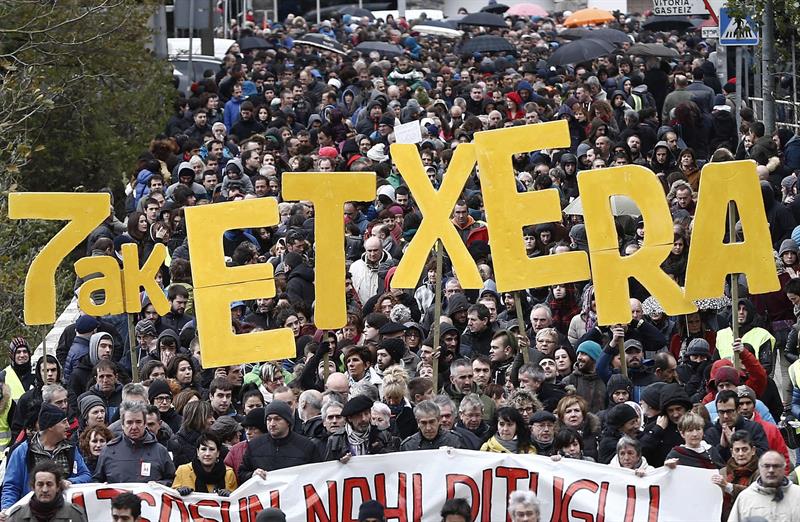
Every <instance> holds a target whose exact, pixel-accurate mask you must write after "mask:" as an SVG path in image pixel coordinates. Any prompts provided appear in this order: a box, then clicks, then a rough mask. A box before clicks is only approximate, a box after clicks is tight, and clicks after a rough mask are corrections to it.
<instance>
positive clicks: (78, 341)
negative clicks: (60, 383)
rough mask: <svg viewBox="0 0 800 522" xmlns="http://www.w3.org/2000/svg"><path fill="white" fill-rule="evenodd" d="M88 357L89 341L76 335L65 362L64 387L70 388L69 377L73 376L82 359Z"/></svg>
mask: <svg viewBox="0 0 800 522" xmlns="http://www.w3.org/2000/svg"><path fill="white" fill-rule="evenodd" d="M86 355H89V339H86V338H84V337H81V336H79V335H76V336H75V340H74V341H72V345H70V347H69V353H67V359H66V360H65V361H64V386H67V387H69V377H70V375H71V374H72V370H73V369H74V368H75V366H76V365H77V364H78V361H79V360H80V359H81V357H84V356H86Z"/></svg>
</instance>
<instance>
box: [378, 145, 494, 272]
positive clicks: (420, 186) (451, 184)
mask: <svg viewBox="0 0 800 522" xmlns="http://www.w3.org/2000/svg"><path fill="white" fill-rule="evenodd" d="M392 159H393V160H394V162H395V164H396V165H397V168H398V169H399V170H400V173H401V174H402V175H403V179H404V180H405V181H406V183H408V187H409V189H411V192H413V193H414V200H415V201H416V202H417V205H419V209H420V211H422V215H423V217H424V219H423V220H422V225H420V227H419V230H417V233H416V234H415V235H414V239H412V240H411V243H410V244H409V245H408V249H407V250H406V252H405V254H404V255H403V259H402V261H401V262H400V265H399V266H398V267H397V272H395V274H394V278H393V279H392V286H393V287H395V288H415V287H416V286H417V282H418V281H419V276H420V274H421V273H422V270H423V269H424V267H425V262H426V260H427V259H428V254H429V252H430V251H431V248H433V246H434V245H435V244H436V240H437V239H441V240H442V244H443V245H444V248H445V250H447V253H448V255H449V256H450V261H451V262H452V264H453V271H454V272H455V273H456V274H458V280H459V282H460V283H461V286H462V287H464V288H480V287H481V286H482V285H483V281H482V280H481V275H480V273H479V272H478V268H477V267H476V266H475V261H473V259H472V256H470V255H469V251H468V250H467V247H466V245H465V244H464V242H463V241H462V240H461V237H460V236H459V235H458V233H457V232H456V229H455V226H454V225H453V223H452V222H451V221H450V213H451V211H452V210H453V207H454V206H455V204H456V201H458V197H459V196H460V195H461V191H462V189H463V188H464V184H465V183H466V182H467V178H468V177H469V175H470V173H471V172H472V167H473V166H474V165H475V161H476V158H475V146H474V145H472V144H471V143H462V144H461V145H459V146H458V147H457V148H456V150H455V153H454V154H453V159H452V160H451V161H450V165H449V166H448V168H447V172H446V173H445V175H444V178H443V181H442V186H441V187H439V190H438V191H437V190H434V188H433V186H432V185H431V182H430V181H429V180H428V177H427V176H426V175H425V169H424V168H423V166H422V160H421V159H420V157H419V154H418V153H417V147H416V146H415V145H411V144H398V143H395V144H394V145H392Z"/></svg>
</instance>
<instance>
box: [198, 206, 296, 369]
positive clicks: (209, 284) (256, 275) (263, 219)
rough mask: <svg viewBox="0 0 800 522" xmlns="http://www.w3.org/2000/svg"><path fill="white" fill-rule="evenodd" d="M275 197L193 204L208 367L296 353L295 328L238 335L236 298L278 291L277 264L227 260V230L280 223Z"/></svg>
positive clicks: (202, 352)
mask: <svg viewBox="0 0 800 522" xmlns="http://www.w3.org/2000/svg"><path fill="white" fill-rule="evenodd" d="M278 219H279V218H278V202H277V201H276V200H275V199H273V198H259V199H245V200H243V201H235V202H229V203H220V204H214V205H203V206H199V207H188V208H187V209H186V230H187V233H188V237H189V255H190V256H191V259H192V277H193V280H194V306H195V312H196V319H197V330H198V333H199V335H200V346H201V350H200V357H201V360H202V363H203V367H205V368H213V367H215V366H226V365H231V364H242V363H247V362H255V361H268V360H275V359H282V358H286V357H294V355H295V345H294V337H293V336H292V331H291V330H290V329H288V328H279V329H277V330H269V331H265V332H255V333H249V334H244V335H234V333H233V331H232V330H231V312H230V304H231V303H232V302H233V301H237V300H246V299H256V298H259V297H272V296H274V295H275V281H274V279H273V271H272V265H271V264H269V263H258V264H254V265H245V266H237V267H233V268H228V267H227V266H225V258H224V254H223V249H222V234H223V233H224V232H225V231H226V230H233V229H240V228H247V227H262V226H272V225H276V224H277V223H278Z"/></svg>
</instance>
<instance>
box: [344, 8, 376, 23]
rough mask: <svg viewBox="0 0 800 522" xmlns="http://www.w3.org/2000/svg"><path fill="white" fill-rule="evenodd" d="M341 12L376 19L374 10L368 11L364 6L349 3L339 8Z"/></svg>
mask: <svg viewBox="0 0 800 522" xmlns="http://www.w3.org/2000/svg"><path fill="white" fill-rule="evenodd" d="M339 14H343V15H346V14H347V15H350V16H357V17H359V18H368V19H370V20H375V15H373V14H372V11H368V10H366V9H364V8H362V7H353V6H351V5H348V6H346V7H343V8H341V9H339Z"/></svg>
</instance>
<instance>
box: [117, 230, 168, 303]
mask: <svg viewBox="0 0 800 522" xmlns="http://www.w3.org/2000/svg"><path fill="white" fill-rule="evenodd" d="M166 258H167V247H166V246H164V245H163V244H161V243H156V245H155V246H154V247H153V251H152V252H150V256H149V257H148V258H147V261H145V262H144V266H142V268H139V254H138V251H137V249H136V245H133V244H127V245H122V282H123V283H124V285H125V311H126V312H128V313H129V314H132V313H136V312H139V311H140V310H141V309H142V301H141V298H140V297H139V288H144V291H145V292H147V297H149V298H150V304H152V305H153V307H154V308H155V309H156V312H158V314H159V315H164V314H166V313H167V312H169V301H167V298H166V296H165V295H164V291H163V290H161V289H160V288H159V287H158V285H157V284H156V273H157V272H158V269H159V268H160V267H161V265H163V264H164V260H165V259H166Z"/></svg>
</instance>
